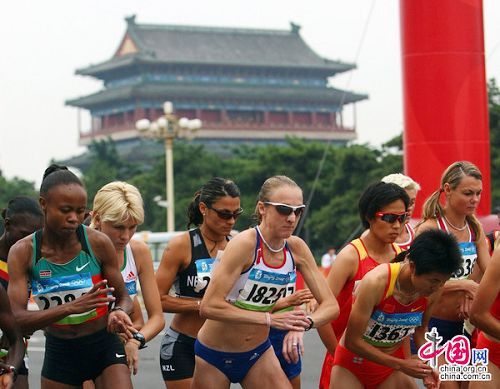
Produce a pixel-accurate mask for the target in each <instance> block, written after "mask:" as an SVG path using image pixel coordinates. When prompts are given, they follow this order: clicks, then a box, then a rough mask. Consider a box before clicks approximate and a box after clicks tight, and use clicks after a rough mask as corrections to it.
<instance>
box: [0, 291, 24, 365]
mask: <svg viewBox="0 0 500 389" xmlns="http://www.w3.org/2000/svg"><path fill="white" fill-rule="evenodd" d="M0 328H1V329H2V331H3V333H4V335H5V336H6V337H7V340H8V342H9V355H8V357H7V361H8V364H9V365H14V366H15V367H16V368H19V366H20V365H21V362H22V360H23V357H24V342H23V336H22V334H21V330H20V328H19V326H18V324H17V322H16V319H15V318H14V316H13V315H12V310H11V308H10V303H9V298H8V297H7V292H6V291H5V289H4V288H3V287H0Z"/></svg>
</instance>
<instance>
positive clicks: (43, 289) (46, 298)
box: [31, 273, 97, 325]
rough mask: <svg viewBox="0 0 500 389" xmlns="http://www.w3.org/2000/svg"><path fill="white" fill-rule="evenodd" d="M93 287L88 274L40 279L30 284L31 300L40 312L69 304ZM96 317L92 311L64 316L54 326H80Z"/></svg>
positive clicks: (94, 311) (95, 313) (93, 310)
mask: <svg viewBox="0 0 500 389" xmlns="http://www.w3.org/2000/svg"><path fill="white" fill-rule="evenodd" d="M93 286H94V285H93V283H92V278H91V275H90V273H78V274H72V275H69V276H59V277H50V278H46V279H44V278H42V279H39V280H33V281H32V284H31V287H32V294H33V299H34V300H35V302H36V304H37V305H38V308H39V309H40V310H46V309H49V308H53V307H56V306H58V305H62V304H64V303H69V302H71V301H73V300H75V299H76V298H78V297H80V296H82V295H83V294H85V293H87V292H88V291H89V290H90V289H92V287H93ZM96 316H97V312H96V310H95V309H92V310H90V311H88V312H84V313H79V314H73V315H69V316H66V317H65V318H64V319H61V320H59V321H58V322H56V323H55V324H60V325H64V324H81V323H83V322H85V321H87V320H89V319H92V318H94V317H96Z"/></svg>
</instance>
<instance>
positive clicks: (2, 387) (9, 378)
mask: <svg viewBox="0 0 500 389" xmlns="http://www.w3.org/2000/svg"><path fill="white" fill-rule="evenodd" d="M13 385H14V373H5V374H2V375H0V389H11V388H12V386H13Z"/></svg>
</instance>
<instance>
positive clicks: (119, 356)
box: [115, 353, 125, 358]
mask: <svg viewBox="0 0 500 389" xmlns="http://www.w3.org/2000/svg"><path fill="white" fill-rule="evenodd" d="M115 355H116V357H117V358H123V357H124V356H125V354H123V355H122V354H118V353H115Z"/></svg>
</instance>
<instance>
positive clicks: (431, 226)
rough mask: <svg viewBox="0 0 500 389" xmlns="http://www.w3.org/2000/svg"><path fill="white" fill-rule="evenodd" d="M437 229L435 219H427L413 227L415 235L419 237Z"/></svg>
mask: <svg viewBox="0 0 500 389" xmlns="http://www.w3.org/2000/svg"><path fill="white" fill-rule="evenodd" d="M437 228H438V225H437V220H436V219H427V220H425V221H423V222H422V223H420V224H417V226H416V227H415V235H420V234H421V233H422V232H424V231H428V230H436V229H437Z"/></svg>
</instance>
